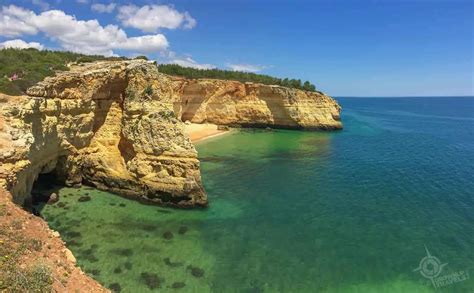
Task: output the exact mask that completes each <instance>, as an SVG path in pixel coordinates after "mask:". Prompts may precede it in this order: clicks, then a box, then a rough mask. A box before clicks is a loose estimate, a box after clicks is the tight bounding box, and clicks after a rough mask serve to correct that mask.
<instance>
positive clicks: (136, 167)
mask: <svg viewBox="0 0 474 293" xmlns="http://www.w3.org/2000/svg"><path fill="white" fill-rule="evenodd" d="M340 111H341V108H340V106H339V105H338V104H337V102H336V101H335V100H333V99H332V98H331V97H329V96H327V95H325V94H323V93H321V92H306V91H302V90H296V89H288V88H284V87H280V86H269V85H263V84H255V83H241V82H236V81H224V80H210V79H197V80H188V79H184V78H178V77H172V76H168V75H165V74H162V73H159V72H158V69H157V67H156V65H155V64H154V63H153V62H148V61H144V60H130V61H101V62H96V63H88V64H82V65H77V66H73V67H72V68H71V70H70V71H67V72H61V73H58V74H57V75H56V76H54V77H49V78H46V79H45V80H44V81H42V82H40V83H38V84H37V85H35V86H33V87H32V88H30V89H29V90H28V95H27V96H19V97H12V96H6V95H1V94H0V190H1V191H2V192H0V199H1V200H2V201H3V202H5V203H7V204H8V207H9V208H11V209H13V210H15V213H16V214H18V215H19V217H27V215H26V214H25V213H26V212H24V211H21V210H20V209H19V208H18V207H16V206H15V205H13V204H11V203H12V202H13V203H16V204H17V205H20V206H23V207H27V208H28V207H29V206H31V204H32V202H33V201H34V200H35V199H34V198H33V197H32V188H33V184H34V183H35V181H36V180H37V178H38V176H39V175H40V174H48V173H50V174H51V175H52V176H54V177H55V178H57V180H59V181H60V182H61V183H62V184H65V185H67V186H80V185H81V184H86V185H89V186H93V187H95V188H98V189H101V190H106V191H110V192H113V193H117V194H120V195H122V196H125V197H129V198H133V199H136V200H140V201H146V202H149V203H155V204H160V205H164V206H174V207H182V208H191V207H205V206H206V205H207V204H208V201H207V196H206V193H205V191H204V188H203V185H202V182H201V174H200V168H199V160H198V156H197V152H196V149H195V147H194V145H193V144H192V141H191V140H190V137H189V135H188V134H187V133H186V131H185V122H186V121H189V122H188V123H195V124H202V123H212V124H215V125H219V126H220V127H223V126H230V127H233V126H238V127H274V128H290V129H308V130H315V129H321V130H332V129H341V128H342V124H341V122H340V118H339V114H340ZM17 210H18V211H17ZM22 213H23V214H22ZM16 214H15V215H16ZM0 217H1V220H0V223H2V224H5V223H6V225H8V223H7V217H6V216H5V215H3V216H2V215H0ZM28 217H30V218H31V219H33V220H31V221H34V222H38V223H43V224H42V225H44V226H45V227H46V226H47V225H46V223H44V222H43V221H42V220H41V219H40V218H37V217H35V216H33V215H28ZM25 229H26V230H28V229H32V226H29V225H26V226H25ZM41 231H42V232H38V233H40V234H41V233H42V234H41V235H42V236H38V237H43V238H44V237H47V238H48V239H49V236H50V234H51V233H50V232H49V231H48V230H47V229H46V228H44V227H43V228H41ZM20 233H22V232H20ZM48 233H49V234H48ZM58 245H59V246H61V245H60V244H58ZM58 249H59V248H58ZM61 249H63V248H62V247H61ZM64 249H65V248H64ZM71 255H72V254H71ZM66 262H67V263H69V265H71V266H72V267H74V263H73V261H72V260H71V259H70V260H67V259H66ZM83 277H84V282H86V283H87V282H90V281H89V279H88V277H87V276H83ZM78 278H81V277H80V276H79V277H78ZM53 283H54V284H56V283H57V280H56V279H54V280H53ZM91 284H92V285H91V286H95V284H93V283H91ZM55 286H59V285H58V284H56V285H55ZM91 288H92V287H91Z"/></svg>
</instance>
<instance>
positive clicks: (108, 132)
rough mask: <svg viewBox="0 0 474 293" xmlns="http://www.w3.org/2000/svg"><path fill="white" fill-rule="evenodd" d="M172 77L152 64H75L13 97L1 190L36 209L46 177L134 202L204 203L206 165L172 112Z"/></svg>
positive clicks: (7, 109)
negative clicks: (36, 188) (37, 190)
mask: <svg viewBox="0 0 474 293" xmlns="http://www.w3.org/2000/svg"><path fill="white" fill-rule="evenodd" d="M167 86H168V87H169V85H167V83H166V80H163V78H161V77H160V76H159V74H158V72H157V69H156V66H155V65H154V64H150V63H147V62H144V61H125V62H99V63H94V64H87V65H84V66H77V67H73V68H72V69H71V71H68V72H63V73H61V74H59V75H57V76H56V77H52V78H47V79H46V80H45V81H43V82H41V83H39V84H38V85H36V86H34V87H33V88H31V89H30V90H29V91H28V94H29V95H30V97H17V98H15V99H12V98H8V97H5V98H4V99H6V101H5V102H4V103H3V104H2V108H1V114H0V117H1V118H0V119H1V120H2V121H3V123H2V124H3V126H2V128H3V129H2V130H1V133H0V139H1V144H2V145H1V152H0V161H1V162H2V164H1V166H0V186H2V187H4V188H5V189H7V190H9V191H10V192H11V193H12V195H13V199H14V201H15V202H17V203H19V204H22V205H25V204H26V205H28V202H29V201H30V200H31V198H30V192H31V188H32V185H33V183H34V181H35V180H36V178H37V176H38V174H40V173H47V172H55V173H56V174H57V177H58V178H60V179H62V180H63V181H64V182H65V183H66V184H67V185H76V184H81V183H87V184H89V185H93V186H96V187H98V188H100V189H104V190H109V191H112V192H116V193H119V194H122V195H125V196H129V197H132V198H136V199H140V200H145V201H149V202H155V203H159V204H163V205H173V206H181V207H188V206H189V207H191V206H204V205H206V204H207V199H206V195H205V193H204V189H203V187H202V184H201V177H200V171H199V161H198V159H197V153H196V150H195V148H194V146H193V145H192V144H191V143H190V141H189V139H188V138H187V137H186V136H185V134H184V131H183V123H182V122H181V121H180V120H179V119H177V118H176V117H175V116H174V114H173V110H172V103H171V96H170V95H169V94H168V92H167V91H166V90H167Z"/></svg>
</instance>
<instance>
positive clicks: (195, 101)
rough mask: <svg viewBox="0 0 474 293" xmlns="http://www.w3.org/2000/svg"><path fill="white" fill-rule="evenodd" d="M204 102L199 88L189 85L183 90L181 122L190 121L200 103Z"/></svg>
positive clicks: (203, 95) (203, 96) (204, 94)
mask: <svg viewBox="0 0 474 293" xmlns="http://www.w3.org/2000/svg"><path fill="white" fill-rule="evenodd" d="M205 100H206V93H204V92H203V91H202V89H201V87H200V86H198V85H189V86H187V87H185V88H184V90H183V94H182V96H181V121H183V122H186V121H188V120H189V121H192V120H193V118H194V116H195V115H196V113H197V111H198V110H199V108H200V107H201V105H202V103H203V102H204V101H205Z"/></svg>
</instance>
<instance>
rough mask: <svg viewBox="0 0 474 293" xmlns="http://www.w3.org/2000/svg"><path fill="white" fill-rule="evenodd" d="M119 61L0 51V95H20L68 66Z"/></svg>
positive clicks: (27, 51) (67, 53)
mask: <svg viewBox="0 0 474 293" xmlns="http://www.w3.org/2000/svg"><path fill="white" fill-rule="evenodd" d="M113 59H123V58H117V57H104V56H99V55H94V56H90V55H83V54H78V53H72V52H63V51H48V50H44V51H39V50H36V49H2V50H0V92H2V93H5V94H9V95H21V94H23V93H25V91H26V89H27V88H29V87H30V86H32V85H34V84H35V83H37V82H39V81H41V80H43V79H44V78H45V77H46V76H51V75H53V74H54V73H55V71H57V70H63V71H64V70H69V68H68V67H67V64H68V63H70V62H77V63H83V62H92V61H97V60H113Z"/></svg>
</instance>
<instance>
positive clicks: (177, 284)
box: [171, 282, 186, 289]
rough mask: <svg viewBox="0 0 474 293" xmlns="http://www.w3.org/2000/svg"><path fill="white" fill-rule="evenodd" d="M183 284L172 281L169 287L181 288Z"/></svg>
mask: <svg viewBox="0 0 474 293" xmlns="http://www.w3.org/2000/svg"><path fill="white" fill-rule="evenodd" d="M184 286H186V284H185V283H184V282H174V283H173V285H171V288H173V289H181V288H184Z"/></svg>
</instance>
